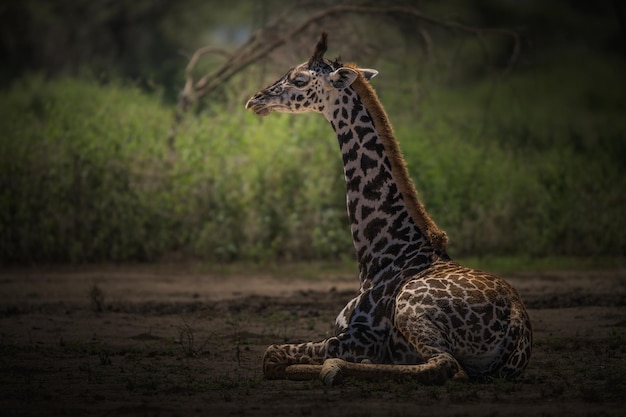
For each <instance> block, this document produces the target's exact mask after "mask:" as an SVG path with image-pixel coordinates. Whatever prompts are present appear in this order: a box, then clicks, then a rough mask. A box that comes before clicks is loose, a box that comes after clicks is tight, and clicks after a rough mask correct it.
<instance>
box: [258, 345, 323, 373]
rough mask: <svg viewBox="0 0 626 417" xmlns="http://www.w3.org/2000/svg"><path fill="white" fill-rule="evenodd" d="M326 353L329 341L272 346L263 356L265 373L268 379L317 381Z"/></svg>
mask: <svg viewBox="0 0 626 417" xmlns="http://www.w3.org/2000/svg"><path fill="white" fill-rule="evenodd" d="M326 351H327V340H325V341H322V342H310V343H301V344H285V345H271V346H269V347H268V348H267V349H266V350H265V355H264V356H263V373H264V375H265V378H267V379H293V380H305V379H317V378H318V376H319V373H320V371H321V369H322V362H323V361H324V359H326V357H327V356H326Z"/></svg>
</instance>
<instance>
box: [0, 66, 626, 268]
mask: <svg viewBox="0 0 626 417" xmlns="http://www.w3.org/2000/svg"><path fill="white" fill-rule="evenodd" d="M555 65H556V64H555ZM560 65H561V68H559V69H558V70H557V69H555V70H554V71H545V72H542V73H535V74H533V73H524V72H518V73H516V74H515V75H514V76H511V77H509V78H507V79H504V80H500V81H497V82H496V81H494V80H491V79H490V80H486V81H485V80H483V81H474V82H469V83H466V84H465V85H464V87H462V88H459V87H458V86H456V87H454V88H450V87H446V85H445V84H444V83H441V82H439V83H433V84H428V83H426V82H425V81H424V80H422V84H419V85H409V87H408V88H407V89H402V90H401V91H400V89H390V88H388V87H385V84H384V77H393V74H388V75H386V74H384V73H381V75H380V77H379V78H380V79H381V81H378V80H379V78H376V79H375V80H374V81H373V83H374V85H375V87H376V86H377V84H376V83H378V82H380V83H381V85H382V86H383V88H381V91H382V92H384V93H385V94H382V93H381V97H382V100H383V103H384V104H385V105H386V108H387V112H388V113H389V116H390V118H391V121H392V123H393V125H394V127H395V130H396V134H397V137H398V140H399V141H400V144H401V148H402V150H403V152H404V154H405V157H406V159H407V162H408V165H409V171H410V173H411V174H412V176H413V177H414V180H415V183H416V186H417V188H418V191H419V192H420V195H421V198H422V199H423V201H424V202H425V204H426V206H427V209H428V210H429V211H430V212H431V214H432V216H433V217H434V219H435V220H436V221H437V223H438V224H439V225H440V226H441V227H442V228H444V229H445V230H446V231H447V232H448V234H449V237H450V240H451V249H450V252H451V254H452V255H453V256H485V255H524V256H541V255H570V256H581V255H583V256H597V255H602V256H621V255H622V254H623V253H624V252H625V251H626V238H625V236H626V235H625V234H624V233H623V232H622V231H623V230H624V226H625V224H624V223H625V222H626V219H625V218H624V215H623V207H624V206H625V204H624V203H625V198H624V194H623V190H624V189H626V180H625V179H624V178H625V176H624V175H623V174H624V169H623V162H622V161H623V160H624V159H625V157H626V146H625V145H624V144H625V143H626V138H625V137H624V136H625V132H626V122H625V121H624V120H623V119H624V118H623V117H621V113H620V112H621V111H622V110H623V108H626V102H625V101H624V100H625V99H624V96H625V95H624V94H623V92H622V91H620V88H621V89H622V90H623V88H622V87H618V86H619V85H621V84H619V81H620V80H621V74H622V73H623V72H621V69H624V68H622V67H623V65H622V67H620V66H619V65H614V63H611V62H606V61H597V62H595V61H590V62H588V63H585V71H583V72H582V74H583V75H581V73H580V72H578V71H575V70H572V71H571V72H568V71H564V70H563V68H562V67H568V66H569V65H570V64H569V63H567V62H564V63H562V64H560ZM579 67H580V66H579ZM579 67H578V68H577V69H580V68H579ZM494 83H495V84H494ZM255 88H256V87H251V88H250V90H251V91H253V90H254V89H255ZM407 91H408V92H410V91H414V92H417V93H419V94H417V93H416V94H411V93H409V94H407ZM236 101H240V100H229V99H228V97H226V100H225V101H224V102H212V103H208V105H207V107H206V109H205V111H204V112H202V113H201V114H199V115H196V116H191V115H189V116H188V117H186V118H185V119H184V120H183V122H182V124H181V126H179V128H178V131H177V132H178V133H177V136H176V142H175V148H174V151H172V150H171V149H170V148H169V147H168V135H169V133H170V129H171V128H172V115H173V108H172V107H171V106H168V105H164V104H160V102H159V100H158V98H157V97H155V96H153V95H149V94H146V93H143V92H141V91H140V90H139V89H137V88H135V87H133V86H129V85H127V84H123V83H111V84H108V85H99V84H97V83H95V82H90V81H80V80H76V79H59V80H54V81H47V80H44V79H43V78H39V77H35V76H30V77H25V78H23V79H22V80H21V81H20V82H18V83H15V84H13V85H12V87H11V88H10V89H9V90H7V91H4V92H1V93H0V111H2V114H3V117H2V118H1V119H0V133H1V134H2V137H1V139H0V254H1V255H0V256H1V259H2V263H5V264H6V263H33V262H93V261H128V260H157V259H161V258H163V257H164V256H170V255H172V254H175V255H180V256H183V257H187V258H189V257H192V258H201V259H207V260H212V261H234V260H247V261H260V260H308V259H336V258H344V257H352V256H353V249H352V244H351V238H350V232H349V227H348V224H347V218H346V215H345V194H344V193H345V191H344V182H343V171H342V167H341V158H340V155H339V150H338V146H337V143H336V138H335V137H334V135H333V132H332V129H331V127H330V126H329V125H328V123H326V122H325V121H324V120H323V117H321V116H320V115H314V114H311V115H297V116H295V115H281V114H272V115H270V116H269V117H266V118H262V119H261V118H258V117H256V116H254V115H253V114H252V113H251V112H247V111H245V110H244V109H243V107H242V105H241V103H240V102H238V103H236V104H234V103H235V102H236ZM415 105H417V106H418V107H417V108H418V109H419V111H417V110H416V108H415ZM416 115H417V117H416Z"/></svg>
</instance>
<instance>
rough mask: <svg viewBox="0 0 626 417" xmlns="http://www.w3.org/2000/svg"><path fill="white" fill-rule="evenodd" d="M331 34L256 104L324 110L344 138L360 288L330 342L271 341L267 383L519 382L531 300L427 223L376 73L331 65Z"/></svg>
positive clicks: (259, 108) (264, 110)
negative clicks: (466, 259) (458, 256)
mask: <svg viewBox="0 0 626 417" xmlns="http://www.w3.org/2000/svg"><path fill="white" fill-rule="evenodd" d="M326 49H327V48H326V33H322V36H321V38H320V40H319V42H318V44H317V45H316V48H315V51H314V53H313V56H312V57H311V58H310V59H309V61H308V62H305V63H303V64H300V65H298V66H296V67H294V68H292V69H291V70H289V71H288V72H287V74H285V75H284V76H283V77H282V78H280V79H279V80H278V81H276V82H275V83H274V84H272V85H271V86H269V87H267V88H266V89H264V90H262V91H260V92H259V93H257V94H256V95H254V97H252V98H251V99H250V100H249V101H248V102H247V103H246V108H247V109H250V110H252V111H254V112H255V113H257V114H259V115H267V114H269V113H270V112H271V111H272V110H275V111H279V112H287V113H301V112H311V111H312V112H318V113H322V114H323V115H324V116H326V118H327V119H328V121H329V122H330V124H331V126H332V127H333V129H334V130H335V132H336V134H337V138H338V140H339V145H340V147H341V153H342V156H343V162H344V174H345V179H346V185H347V203H348V214H349V217H350V221H351V231H352V237H353V240H354V246H355V249H356V252H357V258H358V263H359V278H360V290H359V293H358V295H357V296H356V297H355V298H354V299H353V300H351V301H350V302H349V303H348V304H347V305H346V306H345V307H344V309H343V311H341V313H340V314H339V316H338V317H337V319H336V329H335V335H334V336H332V337H329V338H328V339H326V340H322V341H320V342H308V343H300V344H283V345H272V346H270V347H268V349H267V350H266V352H265V356H264V358H263V370H264V373H265V376H266V377H267V378H268V379H314V378H317V377H319V378H321V379H322V381H324V382H325V383H326V384H327V385H333V384H336V383H338V382H339V381H340V380H341V378H343V377H346V376H355V377H362V378H404V377H410V378H414V379H416V380H418V381H419V382H422V383H428V384H441V383H443V382H445V381H446V380H448V379H451V378H454V379H460V380H466V379H468V378H482V377H488V376H504V377H515V376H517V375H519V374H520V373H521V372H522V371H523V370H524V368H525V367H526V365H527V364H528V361H529V359H530V354H531V344H532V331H531V325H530V320H529V318H528V314H527V313H526V309H525V307H524V304H523V303H522V301H521V300H520V297H519V295H518V294H517V292H516V291H515V289H514V288H513V287H512V286H511V285H509V284H508V283H507V282H505V281H504V280H503V279H501V278H499V277H497V276H494V275H491V274H488V273H485V272H481V271H477V270H474V269H470V268H467V267H464V266H461V265H459V264H458V263H456V262H454V261H452V260H451V259H450V257H449V256H448V255H447V253H446V244H447V237H446V234H445V233H444V232H443V231H442V230H440V229H438V228H437V226H436V225H435V223H434V222H433V220H432V219H431V218H430V217H429V216H428V214H427V213H426V210H425V209H424V207H423V206H422V204H421V203H420V202H419V201H418V198H417V193H416V191H415V188H414V187H413V184H412V182H411V179H410V177H409V175H408V172H407V169H406V166H405V163H404V160H403V158H402V156H401V153H400V150H399V148H398V144H397V142H396V140H395V139H394V136H393V132H392V128H391V125H390V124H389V121H388V119H387V116H386V114H385V112H384V110H383V107H382V105H381V104H380V102H379V101H378V98H377V96H376V93H375V92H374V90H373V88H372V87H371V86H370V84H369V82H368V80H369V79H371V78H372V77H374V76H375V75H376V74H377V72H376V71H374V70H370V69H360V68H358V67H356V66H355V65H342V64H341V63H339V62H338V61H337V60H335V61H334V62H331V61H329V60H327V59H325V58H324V53H325V52H326Z"/></svg>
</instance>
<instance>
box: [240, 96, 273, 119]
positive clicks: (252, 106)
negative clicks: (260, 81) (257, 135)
mask: <svg viewBox="0 0 626 417" xmlns="http://www.w3.org/2000/svg"><path fill="white" fill-rule="evenodd" d="M246 110H252V111H253V112H255V113H256V114H258V115H259V116H267V115H268V114H270V113H271V112H272V108H271V107H270V106H268V105H267V104H266V103H265V101H264V100H263V98H262V97H260V96H259V95H256V96H254V97H252V98H251V99H250V100H248V102H247V103H246Z"/></svg>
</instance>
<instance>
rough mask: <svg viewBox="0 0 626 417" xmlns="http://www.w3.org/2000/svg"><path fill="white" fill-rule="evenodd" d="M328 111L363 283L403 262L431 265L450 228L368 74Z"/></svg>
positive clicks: (438, 253) (327, 114) (442, 253)
mask: <svg viewBox="0 0 626 417" xmlns="http://www.w3.org/2000/svg"><path fill="white" fill-rule="evenodd" d="M324 114H325V116H326V118H327V119H328V120H329V122H330V123H331V125H332V127H333V129H334V130H335V133H336V134H337V138H338V140H339V146H340V148H341V153H342V157H343V163H344V174H345V179H346V188H347V203H348V215H349V217H350V222H351V231H352V238H353V242H354V246H355V249H356V252H357V258H358V262H359V268H360V274H361V281H362V284H363V280H365V279H369V280H375V279H376V277H377V276H381V275H383V274H384V273H385V272H387V271H388V270H389V269H390V268H394V267H397V266H398V265H400V264H401V262H400V261H402V263H404V264H407V263H408V264H410V265H414V266H423V267H424V268H425V267H427V266H428V265H430V263H431V262H432V260H433V257H434V255H439V256H443V257H447V255H446V253H445V245H446V242H447V239H446V236H445V233H444V232H443V231H441V230H440V229H438V228H437V226H436V225H435V223H434V222H433V221H432V219H431V218H430V217H429V216H428V214H427V213H426V211H425V209H424V207H423V205H422V204H421V203H420V202H419V200H418V198H417V193H416V191H415V188H414V187H413V184H412V182H411V179H410V177H409V175H408V172H407V169H406V165H405V163H404V160H403V158H402V156H401V154H400V150H399V147H398V144H397V142H396V140H395V138H394V137H393V132H392V129H391V125H390V124H389V121H388V119H387V116H386V114H385V112H384V110H383V108H382V106H381V104H380V102H379V101H378V98H377V96H376V93H375V92H374V90H373V89H372V88H371V86H370V85H369V83H368V82H367V81H366V80H365V79H364V78H363V76H362V75H360V76H359V78H358V79H357V80H356V81H355V82H354V83H353V84H352V87H351V88H346V89H344V90H341V91H340V92H339V95H338V96H337V97H336V98H335V100H334V106H330V107H328V108H327V109H326V111H325V112H324ZM411 260H414V262H410V261H411Z"/></svg>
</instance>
